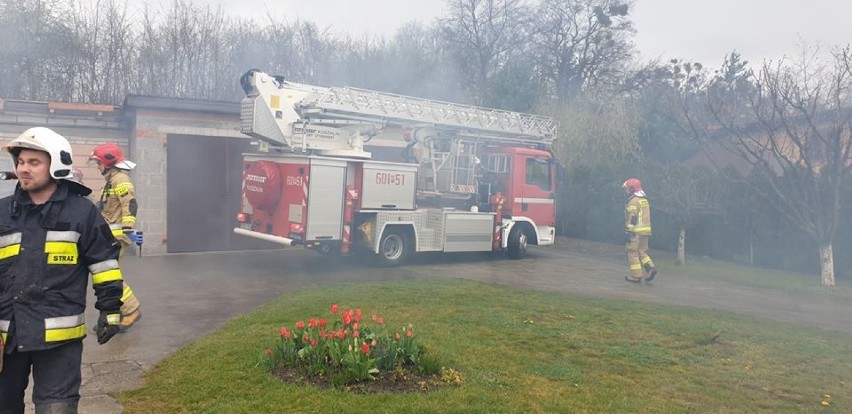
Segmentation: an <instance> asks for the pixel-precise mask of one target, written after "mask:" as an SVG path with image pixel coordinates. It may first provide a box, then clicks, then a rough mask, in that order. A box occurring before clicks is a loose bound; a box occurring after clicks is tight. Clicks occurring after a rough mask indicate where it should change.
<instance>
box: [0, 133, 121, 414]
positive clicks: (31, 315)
mask: <svg viewBox="0 0 852 414" xmlns="http://www.w3.org/2000/svg"><path fill="white" fill-rule="evenodd" d="M6 150H7V151H9V152H10V153H11V154H12V158H13V159H14V161H15V172H16V173H17V176H18V185H17V186H16V188H15V192H14V193H13V194H12V195H10V196H8V197H4V198H2V199H0V343H2V344H3V347H5V350H4V351H2V352H0V413H23V412H24V391H25V390H26V388H27V386H28V382H29V377H30V371H31V370H32V377H33V382H34V383H33V394H32V398H33V403H34V404H35V412H36V413H76V412H77V403H78V401H79V399H80V381H81V373H80V370H81V361H82V356H83V338H84V337H85V336H86V326H85V323H84V322H85V318H84V311H85V309H86V286H87V285H88V283H89V281H88V277H89V274H91V275H92V276H91V277H92V286H93V288H94V291H95V295H96V298H97V299H96V301H95V308H97V309H98V310H100V317H99V318H98V322H97V325H96V328H95V331H96V332H97V338H98V343H99V344H104V343H106V342H107V341H109V340H110V338H112V337H113V336H114V335H115V334H116V333H118V331H119V329H120V328H119V326H120V323H121V311H120V308H121V280H122V278H121V270H120V269H119V266H118V261H117V259H118V252H119V244H118V242H117V241H116V240H115V238H114V237H112V235H111V233H110V231H109V225H108V224H107V223H106V221H105V220H104V219H103V217H102V216H101V215H100V213H99V212H98V210H97V208H96V207H95V206H94V204H92V203H91V201H89V200H88V199H86V198H85V196H86V195H88V194H89V193H91V190H90V189H88V188H86V187H85V186H84V185H82V184H79V183H76V182H74V181H72V180H71V167H72V166H71V160H72V157H71V145H70V144H69V143H68V141H67V140H66V139H65V138H64V137H63V136H61V135H59V134H57V133H56V132H54V131H52V130H50V129H48V128H42V127H36V128H30V129H28V130H26V131H25V132H24V133H23V134H21V135H20V136H19V137H18V138H16V139H14V140H13V141H12V142H11V143H9V145H7V146H6ZM3 347H0V348H3Z"/></svg>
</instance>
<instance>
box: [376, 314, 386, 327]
mask: <svg viewBox="0 0 852 414" xmlns="http://www.w3.org/2000/svg"><path fill="white" fill-rule="evenodd" d="M376 323H378V324H379V325H384V324H385V318H383V317H381V316H379V320H378V321H376Z"/></svg>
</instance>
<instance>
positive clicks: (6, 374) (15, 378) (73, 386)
mask: <svg viewBox="0 0 852 414" xmlns="http://www.w3.org/2000/svg"><path fill="white" fill-rule="evenodd" d="M82 358H83V341H72V342H68V343H66V344H63V345H60V346H57V347H55V348H50V349H45V350H42V351H31V352H19V351H17V350H13V351H12V353H11V354H7V355H5V358H4V359H3V370H2V371H0V413H2V414H6V413H15V414H18V413H21V414H23V412H24V391H25V390H26V389H27V386H28V384H29V378H30V369H32V374H33V381H34V387H33V403H34V404H35V409H36V413H41V412H50V413H76V412H77V403H78V401H79V400H80V392H79V390H80V382H81V378H82V377H81V375H80V364H81V362H82Z"/></svg>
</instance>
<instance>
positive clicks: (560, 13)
mask: <svg viewBox="0 0 852 414" xmlns="http://www.w3.org/2000/svg"><path fill="white" fill-rule="evenodd" d="M632 5H633V1H632V0H542V1H541V4H540V6H539V11H538V13H537V19H538V21H537V22H536V24H535V27H536V28H537V30H536V32H535V36H534V37H533V39H534V40H533V42H534V46H533V47H534V52H533V56H534V57H535V58H536V59H537V60H538V65H539V67H540V71H541V75H542V76H543V77H544V78H545V79H547V80H548V81H549V82H550V84H551V86H552V88H553V92H554V95H555V97H556V98H557V99H560V100H567V99H571V98H573V97H576V96H578V94H579V92H580V91H582V90H583V89H584V88H586V87H588V86H590V85H597V84H601V83H603V84H606V83H607V82H613V83H614V82H616V79H618V78H621V77H622V76H621V75H622V74H623V70H624V65H625V64H626V63H627V62H628V61H629V60H630V58H631V56H632V53H633V51H632V46H631V42H630V36H632V34H633V33H634V29H633V24H632V22H631V21H630V19H629V13H630V10H631V8H632Z"/></svg>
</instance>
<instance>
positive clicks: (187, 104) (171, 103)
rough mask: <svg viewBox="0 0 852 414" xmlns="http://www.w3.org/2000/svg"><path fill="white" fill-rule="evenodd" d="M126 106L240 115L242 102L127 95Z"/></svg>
mask: <svg viewBox="0 0 852 414" xmlns="http://www.w3.org/2000/svg"><path fill="white" fill-rule="evenodd" d="M123 106H124V107H125V108H131V109H160V110H163V109H165V110H172V111H187V112H204V113H215V114H228V115H239V113H240V103H239V102H228V101H211V100H204V99H185V98H169V97H164V96H148V95H127V97H126V98H125V99H124V105H123Z"/></svg>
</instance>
